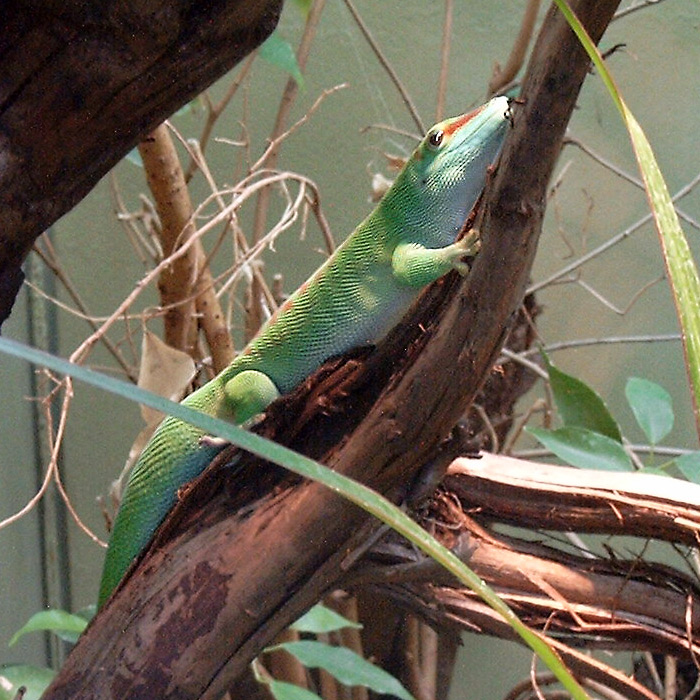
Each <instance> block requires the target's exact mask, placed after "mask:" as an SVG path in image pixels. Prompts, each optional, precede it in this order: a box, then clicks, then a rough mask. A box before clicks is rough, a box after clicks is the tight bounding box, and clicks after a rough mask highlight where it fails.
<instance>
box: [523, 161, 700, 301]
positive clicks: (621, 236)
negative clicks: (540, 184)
mask: <svg viewBox="0 0 700 700" xmlns="http://www.w3.org/2000/svg"><path fill="white" fill-rule="evenodd" d="M699 182H700V173H698V175H696V176H695V177H694V178H693V179H692V180H691V181H690V182H689V183H688V184H686V185H685V186H684V187H682V188H681V189H680V190H678V192H677V193H676V194H675V195H674V196H673V198H672V201H673V202H676V201H677V200H678V199H681V198H682V197H684V196H685V195H686V194H688V193H689V192H690V191H691V190H692V189H693V188H694V187H695V186H696V185H697V184H698V183H699ZM652 218H653V215H652V214H645V215H644V216H643V217H642V218H641V219H639V220H638V221H636V222H635V223H633V224H632V225H631V226H629V227H628V228H626V229H625V230H624V231H622V232H620V233H618V234H617V235H616V236H613V237H612V238H610V239H608V240H607V241H605V243H603V244H602V245H600V246H598V247H597V248H595V249H594V250H591V251H589V252H588V253H586V254H585V255H582V256H581V257H580V258H578V259H577V260H574V261H573V262H572V263H569V264H568V265H566V266H565V267H563V268H561V269H560V270H559V271H558V272H555V273H553V274H552V275H550V276H549V277H547V278H545V279H544V280H541V281H540V282H536V283H535V284H532V285H530V287H529V288H528V289H527V291H526V292H525V294H533V293H534V292H537V291H538V290H540V289H542V288H543V287H547V286H548V285H550V284H552V283H553V282H556V281H557V280H559V279H561V278H562V277H564V276H565V275H568V274H569V273H571V272H573V271H574V270H577V269H578V268H579V267H581V266H582V265H584V264H585V263H587V262H589V261H590V260H593V259H594V258H597V257H598V256H600V255H602V254H603V253H604V252H605V251H607V250H609V249H610V248H612V247H614V246H616V245H617V244H618V243H621V242H622V241H624V240H626V239H627V238H629V237H630V236H631V235H632V234H633V233H634V232H635V231H637V230H638V229H640V228H641V227H642V226H644V224H646V223H648V222H649V221H651V220H652Z"/></svg>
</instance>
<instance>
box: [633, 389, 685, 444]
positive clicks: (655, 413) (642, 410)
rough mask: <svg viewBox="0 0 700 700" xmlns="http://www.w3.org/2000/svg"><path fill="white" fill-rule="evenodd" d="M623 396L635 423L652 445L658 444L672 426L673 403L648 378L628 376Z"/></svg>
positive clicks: (667, 394)
mask: <svg viewBox="0 0 700 700" xmlns="http://www.w3.org/2000/svg"><path fill="white" fill-rule="evenodd" d="M625 396H626V397H627V402H628V403H629V405H630V407H631V408H632V412H633V413H634V417H635V418H636V419H637V423H639V426H640V427H641V429H642V430H643V431H644V434H645V435H646V436H647V440H649V442H650V443H651V444H652V445H658V443H659V442H661V440H663V439H664V438H665V437H666V436H667V435H668V434H669V433H670V432H671V428H673V404H672V402H671V396H670V394H669V393H668V392H667V391H666V389H664V388H663V387H662V386H659V385H658V384H656V383H655V382H650V381H649V380H648V379H642V378H640V377H630V378H629V379H628V380H627V385H626V386H625Z"/></svg>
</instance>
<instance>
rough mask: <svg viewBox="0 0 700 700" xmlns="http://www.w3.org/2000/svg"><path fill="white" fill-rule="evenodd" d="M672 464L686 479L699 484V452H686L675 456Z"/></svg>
mask: <svg viewBox="0 0 700 700" xmlns="http://www.w3.org/2000/svg"><path fill="white" fill-rule="evenodd" d="M674 464H675V465H676V466H677V467H678V470H679V471H680V473H681V474H683V476H684V477H685V478H686V479H688V481H692V482H693V483H694V484H700V452H688V454H685V455H681V456H680V457H676V459H675V460H674Z"/></svg>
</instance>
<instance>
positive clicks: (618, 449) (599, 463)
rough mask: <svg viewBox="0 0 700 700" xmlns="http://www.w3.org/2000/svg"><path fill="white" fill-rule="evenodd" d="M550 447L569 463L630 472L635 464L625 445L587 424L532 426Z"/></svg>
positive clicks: (590, 467) (535, 434) (537, 436)
mask: <svg viewBox="0 0 700 700" xmlns="http://www.w3.org/2000/svg"><path fill="white" fill-rule="evenodd" d="M527 430H528V432H530V433H532V434H533V435H534V436H535V437H536V438H537V439H538V440H539V441H540V442H541V443H542V444H543V445H544V446H545V447H546V448H547V449H548V450H551V451H552V452H553V453H554V454H555V455H556V456H557V457H559V458H560V459H563V460H564V461H565V462H567V463H568V464H571V465H573V466H574V467H581V468H582V469H601V470H604V471H616V472H630V471H634V465H633V464H632V460H631V459H630V458H629V455H628V454H627V453H626V452H625V449H624V448H623V447H622V445H621V444H620V443H619V442H617V441H616V440H611V439H610V438H609V437H608V436H607V435H601V434H600V433H594V432H592V431H590V430H585V429H584V428H559V430H545V429H544V428H528V429H527Z"/></svg>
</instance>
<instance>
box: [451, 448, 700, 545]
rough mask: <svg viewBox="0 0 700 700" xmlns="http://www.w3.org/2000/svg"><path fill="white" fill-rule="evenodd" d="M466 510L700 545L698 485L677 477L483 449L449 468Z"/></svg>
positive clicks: (538, 524) (527, 523)
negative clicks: (581, 466) (592, 467)
mask: <svg viewBox="0 0 700 700" xmlns="http://www.w3.org/2000/svg"><path fill="white" fill-rule="evenodd" d="M445 486H446V488H447V489H448V490H450V491H452V492H453V493H455V494H456V495H457V496H458V497H459V499H460V500H461V502H462V503H463V505H464V507H465V509H467V510H468V509H470V508H478V509H479V513H480V514H481V515H483V516H485V517H494V518H496V519H498V520H500V521H502V522H514V523H517V524H518V525H520V526H522V527H534V528H544V529H547V530H569V531H576V532H606V533H608V534H629V535H636V536H637V537H651V538H655V539H661V540H667V541H669V542H677V543H679V544H687V545H691V546H697V545H698V541H699V540H698V535H699V533H700V488H699V487H698V486H696V485H695V484H691V483H688V482H687V481H682V480H680V479H669V478H667V477H664V476H655V475H653V474H628V473H618V472H604V471H594V470H587V469H574V468H568V467H558V466H556V465H552V464H541V463H537V462H529V461H528V462H526V461H524V460H518V459H512V458H508V457H503V456H501V455H492V454H487V453H484V454H482V455H481V457H480V458H479V459H459V460H455V462H453V463H452V464H451V465H450V469H449V470H448V474H447V478H446V479H445Z"/></svg>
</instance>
